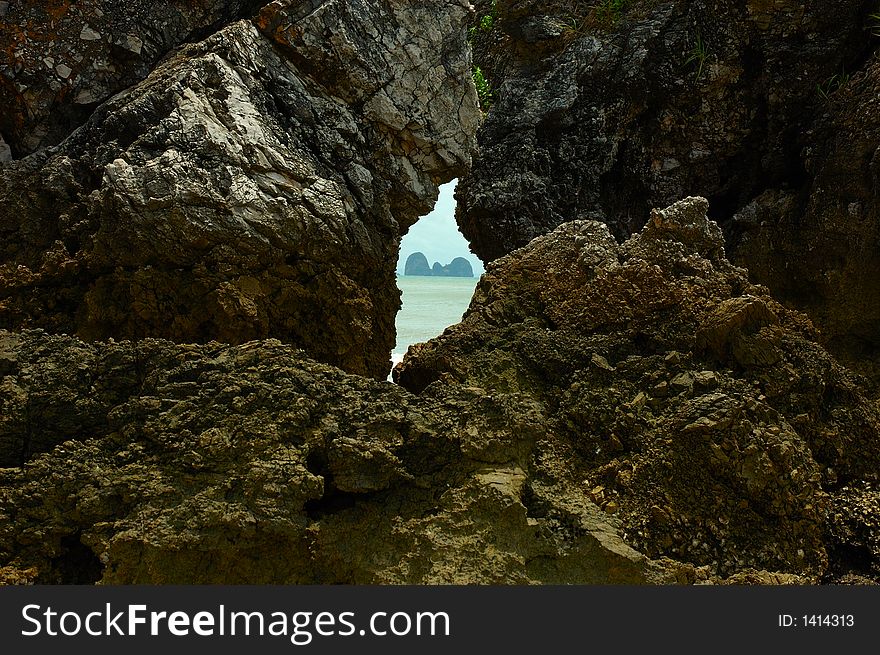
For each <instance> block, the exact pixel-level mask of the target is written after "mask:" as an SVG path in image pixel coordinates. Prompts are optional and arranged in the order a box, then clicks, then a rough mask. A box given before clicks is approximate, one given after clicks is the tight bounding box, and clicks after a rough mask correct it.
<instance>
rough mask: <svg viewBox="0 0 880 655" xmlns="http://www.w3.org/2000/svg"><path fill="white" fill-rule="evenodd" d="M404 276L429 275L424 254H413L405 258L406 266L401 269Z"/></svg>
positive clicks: (429, 269)
mask: <svg viewBox="0 0 880 655" xmlns="http://www.w3.org/2000/svg"><path fill="white" fill-rule="evenodd" d="M403 274H404V275H417V276H425V275H431V268H430V267H429V266H428V258H427V257H425V254H424V253H421V252H414V253H413V254H411V255H410V256H409V257H407V258H406V266H405V267H404V269H403Z"/></svg>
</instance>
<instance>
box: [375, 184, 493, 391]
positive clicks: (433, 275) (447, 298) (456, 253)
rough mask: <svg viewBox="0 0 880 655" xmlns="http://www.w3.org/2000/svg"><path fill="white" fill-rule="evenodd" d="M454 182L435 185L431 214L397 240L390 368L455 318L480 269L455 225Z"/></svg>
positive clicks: (468, 298)
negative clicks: (398, 296) (398, 300)
mask: <svg viewBox="0 0 880 655" xmlns="http://www.w3.org/2000/svg"><path fill="white" fill-rule="evenodd" d="M456 183H457V180H453V181H452V182H450V183H449V184H444V185H443V186H442V187H440V196H439V198H438V199H437V204H436V205H435V206H434V210H433V211H432V212H431V213H430V214H428V215H427V216H423V217H422V218H420V219H419V221H418V223H416V224H415V225H413V226H412V227H411V228H410V229H409V232H408V233H407V234H406V236H404V237H403V239H402V240H401V243H400V257H399V259H398V262H397V287H398V288H399V289H400V290H401V292H402V294H403V295H402V302H403V306H402V307H401V308H400V311H399V312H398V313H397V321H396V327H397V343H396V345H395V346H394V351H393V352H392V354H391V360H392V362H393V363H394V364H397V363H398V362H399V361H400V360H402V359H403V355H404V354H405V353H406V351H407V349H408V348H409V347H410V346H411V345H413V344H414V343H422V342H425V341H429V340H430V339H433V338H434V337H436V336H437V335H439V334H440V333H441V332H443V330H445V329H446V328H447V327H449V326H450V325H454V324H455V323H458V322H459V321H460V320H461V316H462V314H464V312H465V310H466V309H467V308H468V305H469V304H470V302H471V297H472V296H473V295H474V289H475V288H476V286H477V282H478V281H479V279H480V275H482V274H483V272H484V270H485V269H484V268H483V263H482V262H481V261H480V259H479V258H478V257H477V256H476V255H474V254H473V253H471V251H470V246H469V245H468V242H467V240H466V239H465V238H464V236H462V234H461V232H459V230H458V225H457V224H456V222H455V197H454V195H453V194H454V191H455V185H456ZM388 379H389V380H390V379H391V378H390V376H389V378H388Z"/></svg>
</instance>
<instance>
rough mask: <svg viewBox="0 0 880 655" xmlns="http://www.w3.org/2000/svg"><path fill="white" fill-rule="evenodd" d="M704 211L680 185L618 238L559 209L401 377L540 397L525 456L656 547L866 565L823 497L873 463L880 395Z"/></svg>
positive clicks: (650, 548) (727, 572) (716, 564)
mask: <svg viewBox="0 0 880 655" xmlns="http://www.w3.org/2000/svg"><path fill="white" fill-rule="evenodd" d="M706 211H707V204H706V201H705V200H704V199H702V198H688V199H686V200H683V201H681V202H679V203H676V204H675V205H673V206H671V207H669V208H667V209H665V210H662V211H658V212H654V214H653V216H654V218H653V219H652V220H651V221H649V223H648V224H647V225H646V226H645V228H644V229H643V230H642V231H641V232H640V233H638V234H636V235H634V236H633V237H632V238H631V239H629V240H628V241H626V242H625V243H623V244H621V245H620V246H618V245H616V244H615V243H614V240H613V239H612V238H611V236H610V233H609V230H608V227H607V225H606V222H593V221H575V222H572V223H566V224H563V225H561V226H560V227H558V228H557V229H556V230H554V231H553V232H551V233H550V234H548V235H546V236H543V237H539V238H537V239H535V240H534V241H532V243H530V244H529V245H528V246H526V247H525V248H522V249H520V250H517V251H514V252H513V253H511V254H510V255H507V256H505V257H502V258H500V259H498V260H496V261H495V262H493V263H492V264H490V265H489V267H488V270H487V272H486V274H485V275H484V276H483V278H482V279H481V281H480V283H479V284H478V286H477V289H476V292H475V294H474V299H473V301H472V303H471V306H470V308H469V309H468V311H467V312H466V314H465V317H464V319H463V320H462V322H461V323H460V324H459V325H456V326H453V327H451V328H449V329H447V330H446V331H445V332H444V333H443V335H441V336H439V337H437V338H435V339H434V340H432V341H430V342H428V343H425V344H419V345H416V346H413V347H412V348H411V349H410V351H409V352H408V354H407V355H406V356H405V357H404V360H403V362H402V364H400V365H399V366H398V367H397V368H395V371H394V374H395V377H396V379H397V380H398V381H399V383H400V384H402V385H403V386H405V387H407V388H408V389H410V390H412V391H414V392H416V393H418V392H422V393H430V392H431V391H432V390H434V389H436V388H438V387H440V386H442V385H451V384H460V385H463V386H466V387H478V388H482V389H485V390H486V391H487V392H488V393H493V394H495V393H504V394H507V393H520V394H526V395H528V396H530V397H531V398H533V399H534V400H535V401H536V402H537V403H538V406H539V407H540V408H541V411H542V414H543V416H544V417H545V418H546V425H547V433H546V436H545V437H544V438H543V439H542V440H540V441H539V442H538V443H537V444H536V447H535V451H534V453H533V460H532V461H533V469H532V475H533V476H535V477H536V478H538V479H545V480H551V481H552V482H546V483H545V484H547V485H548V486H550V487H552V488H553V489H554V490H555V491H554V493H555V494H556V496H557V497H559V498H568V496H567V495H566V494H567V493H568V492H567V491H565V492H564V491H562V490H561V489H562V485H563V482H562V480H570V481H571V484H575V482H576V484H577V485H579V486H580V488H583V489H584V491H583V493H584V494H587V493H588V490H592V491H589V498H590V499H591V500H592V501H593V502H594V503H597V504H598V505H599V506H600V507H602V508H603V509H604V510H605V511H608V512H613V515H614V517H615V519H617V520H619V521H620V524H619V525H620V528H619V533H618V534H620V535H622V536H623V538H624V541H625V543H626V544H627V545H628V546H629V547H632V548H635V549H636V550H637V551H639V552H641V553H643V554H645V555H647V556H648V557H650V558H655V559H656V558H663V557H666V558H671V559H674V560H677V561H679V562H685V563H688V564H691V565H693V566H696V567H709V568H708V571H709V573H710V574H711V575H714V576H721V577H722V578H724V577H728V576H731V575H735V574H737V573H743V572H745V571H746V570H747V569H748V568H753V569H758V570H764V571H775V572H780V573H786V574H794V575H805V576H807V578H815V576H821V575H830V572H831V571H834V572H836V573H835V574H838V573H840V572H841V571H852V570H854V569H858V568H859V567H860V564H859V563H858V562H856V561H854V560H853V559H852V558H849V557H848V556H847V554H846V553H847V551H846V550H845V549H842V548H838V547H837V546H836V545H835V544H834V542H833V540H829V539H828V537H827V531H828V523H827V516H828V514H827V512H828V509H829V507H830V506H831V505H830V504H829V502H830V503H832V504H833V503H834V502H836V501H835V500H834V499H835V498H836V494H837V493H838V490H839V489H840V485H843V484H850V483H851V484H855V483H862V482H864V481H866V480H868V481H871V480H875V479H876V478H877V475H878V473H877V472H878V470H880V468H878V467H880V412H878V408H877V405H876V404H875V403H874V402H873V401H872V400H871V399H870V397H869V396H868V395H867V394H866V392H865V390H864V388H863V387H862V386H861V383H862V380H861V379H860V378H858V377H856V376H854V375H853V374H852V373H850V372H849V371H848V370H847V369H845V368H843V367H842V366H841V365H840V364H838V363H837V362H836V361H835V360H834V359H833V358H832V357H831V356H830V355H829V354H828V353H827V352H826V351H825V350H823V349H822V348H821V347H820V346H819V345H817V343H816V333H815V330H814V329H813V327H812V325H811V324H810V322H809V321H808V320H807V319H806V318H805V317H804V316H803V315H801V314H799V313H797V312H793V311H791V310H788V309H785V308H784V307H783V306H781V305H780V304H779V303H777V302H776V301H774V300H773V299H772V298H771V297H770V296H769V294H768V292H767V289H766V288H764V287H759V286H755V285H753V284H751V283H750V282H749V280H748V277H747V274H746V271H745V270H743V269H741V268H737V267H735V266H733V265H732V264H730V262H729V261H727V259H726V258H725V257H724V251H723V247H722V244H723V240H722V235H721V231H720V230H719V229H718V226H717V225H715V224H714V223H712V222H711V221H709V220H708V218H707V216H706ZM533 486H534V485H533ZM597 489H598V490H599V491H598V492H597V491H596V490H597ZM572 493H574V492H572ZM579 493H580V492H579ZM829 499H830V501H829ZM559 502H562V501H559ZM847 507H848V506H847ZM844 514H845V516H846V517H847V518H846V520H856V519H854V518H853V513H852V512H844ZM841 525H842V523H841ZM871 557H876V556H875V555H871ZM829 558H830V561H831V563H830V565H829Z"/></svg>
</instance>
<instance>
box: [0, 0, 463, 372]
mask: <svg viewBox="0 0 880 655" xmlns="http://www.w3.org/2000/svg"><path fill="white" fill-rule="evenodd" d="M468 17H469V10H468V5H467V3H466V2H465V1H464V0H456V1H454V2H453V1H451V2H447V3H440V4H429V5H425V4H414V3H408V2H392V3H385V2H372V1H371V2H367V3H359V4H358V5H357V11H349V10H348V8H347V5H345V4H344V3H325V4H323V5H321V7H320V8H318V9H316V10H315V11H308V12H303V11H302V7H301V6H300V4H299V3H296V2H272V3H269V4H267V5H266V6H265V7H264V8H263V9H262V10H261V12H260V14H259V16H258V17H257V18H256V19H255V22H249V21H240V22H236V23H233V24H231V25H229V26H227V27H224V28H223V29H221V30H220V31H219V32H217V33H216V34H213V35H211V36H210V37H208V38H207V39H206V40H204V41H202V42H199V43H195V44H191V45H188V46H186V47H185V48H183V49H181V50H180V51H178V52H176V53H174V54H173V55H171V56H169V57H168V58H167V59H165V60H164V61H163V62H162V64H161V65H160V66H158V67H157V68H156V70H154V71H153V72H152V73H151V75H150V76H149V77H148V78H147V79H146V80H145V81H144V82H142V83H140V84H138V85H136V86H134V87H132V88H130V89H128V90H126V91H125V92H124V93H121V94H119V95H117V96H115V97H114V98H112V99H111V100H109V101H108V102H107V103H105V104H104V105H101V106H100V107H99V108H98V109H96V110H95V112H94V114H93V115H92V117H91V118H90V120H89V121H88V123H87V124H86V125H84V126H83V127H81V128H80V129H79V130H77V131H76V132H74V133H73V134H72V135H71V136H70V137H69V138H68V139H67V140H65V141H64V142H63V143H62V144H61V145H60V146H58V148H56V149H53V150H51V151H41V152H39V153H37V154H35V155H32V156H31V157H28V158H25V159H22V160H18V161H16V162H13V163H12V164H10V165H7V166H5V167H4V169H3V175H2V176H0V326H2V327H6V328H15V329H17V328H22V327H41V328H45V329H48V330H51V331H58V332H65V333H76V334H78V335H80V336H82V337H84V338H86V339H103V338H108V337H114V338H124V337H131V338H142V337H144V336H150V335H155V336H162V337H167V338H171V339H174V340H176V341H188V342H195V341H207V340H210V339H219V340H222V341H226V342H232V343H240V342H243V341H247V340H249V339H254V338H265V337H278V338H280V339H283V340H284V341H287V342H291V343H293V344H296V345H298V346H300V347H302V348H305V349H307V350H308V351H309V352H310V353H311V354H312V355H313V356H314V357H315V358H317V359H320V360H322V361H326V362H331V363H334V364H337V365H339V366H341V367H343V368H345V369H346V370H349V371H353V372H357V373H362V374H367V375H370V376H374V377H378V378H384V377H385V376H386V375H387V373H388V369H389V362H388V359H389V357H388V355H389V353H390V351H391V348H392V347H393V344H394V317H395V313H396V311H397V309H398V307H399V303H400V300H399V292H398V290H397V288H396V286H395V284H394V268H395V265H396V260H397V249H398V243H399V237H400V235H401V234H403V233H405V232H406V230H407V229H408V228H409V226H410V225H411V224H412V223H413V222H415V220H416V219H417V218H418V217H419V216H420V215H423V214H426V213H428V211H430V209H431V207H432V204H433V202H434V201H435V200H436V196H437V190H438V184H439V183H441V182H444V181H448V180H450V179H452V178H454V177H455V176H457V175H460V174H461V173H462V172H464V170H465V169H466V168H467V166H468V164H469V161H470V155H471V149H472V147H473V140H474V136H473V135H474V133H475V131H476V126H477V121H478V120H479V114H478V111H477V107H476V95H475V91H474V88H473V85H472V83H471V81H470V63H469V53H468V51H467V47H466V41H465V38H466V22H467V20H468ZM364 25H367V26H372V27H370V29H366V30H364V29H362V28H363V26H364ZM380 29H381V31H380ZM330 33H332V34H333V35H334V36H333V39H332V40H330V41H328V40H327V39H326V38H325V35H326V34H330ZM145 43H146V42H145ZM145 47H146V46H145ZM86 90H88V88H86Z"/></svg>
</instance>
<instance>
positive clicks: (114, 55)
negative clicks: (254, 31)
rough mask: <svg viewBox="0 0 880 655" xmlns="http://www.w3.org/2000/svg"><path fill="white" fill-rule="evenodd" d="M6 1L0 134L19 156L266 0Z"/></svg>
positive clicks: (1, 29)
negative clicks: (170, 56) (163, 60)
mask: <svg viewBox="0 0 880 655" xmlns="http://www.w3.org/2000/svg"><path fill="white" fill-rule="evenodd" d="M6 4H7V7H6V11H5V12H4V15H3V16H0V18H2V20H0V53H3V56H2V58H0V135H2V136H3V137H5V139H6V142H7V143H8V144H9V145H10V147H11V150H12V151H14V154H15V155H16V156H17V157H21V156H24V155H27V154H30V153H32V152H34V151H35V150H37V149H39V148H41V147H45V146H51V145H56V144H58V143H60V142H61V141H62V140H63V139H64V138H65V137H66V136H68V135H69V134H70V133H71V132H72V131H73V130H74V129H75V128H77V127H79V126H80V125H82V124H83V123H84V122H85V121H86V119H87V118H88V117H89V115H90V114H91V113H92V111H93V110H94V109H95V107H96V106H97V105H98V104H99V103H100V102H103V101H104V100H106V99H107V98H109V97H110V96H111V95H112V94H114V93H116V92H118V91H121V90H122V89H124V88H126V87H129V86H131V85H132V84H134V83H136V82H139V81H140V80H142V79H144V78H145V77H146V76H147V75H148V74H149V72H150V71H151V70H152V68H153V66H155V64H156V62H157V61H159V59H161V58H162V57H163V56H164V55H165V54H167V53H168V51H169V50H171V49H172V48H174V47H176V46H178V45H180V44H181V43H183V42H185V41H188V40H194V39H197V38H199V37H202V36H204V35H205V34H206V33H210V32H211V31H212V30H214V29H216V26H217V25H218V24H222V23H224V22H232V21H234V20H237V19H239V18H245V17H248V16H250V15H251V14H253V12H254V11H256V9H257V8H258V7H259V6H260V5H261V4H265V3H264V2H260V1H259V0H199V1H197V2H193V1H192V0H158V1H155V0H152V1H150V2H146V1H144V0H80V1H79V2H75V1H74V2H71V1H70V0H51V1H50V2H47V1H46V0H18V1H17V2H12V3H6ZM0 138H2V137H0ZM0 149H2V148H0ZM11 154H12V153H11ZM0 161H3V158H2V153H0Z"/></svg>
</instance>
